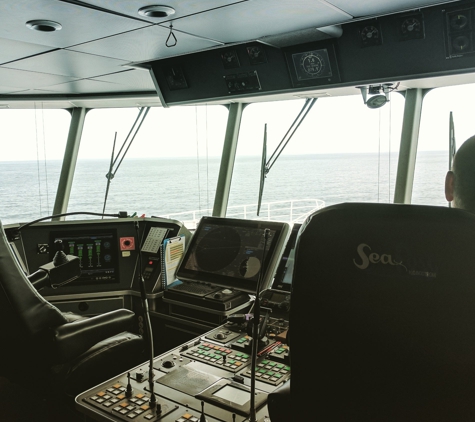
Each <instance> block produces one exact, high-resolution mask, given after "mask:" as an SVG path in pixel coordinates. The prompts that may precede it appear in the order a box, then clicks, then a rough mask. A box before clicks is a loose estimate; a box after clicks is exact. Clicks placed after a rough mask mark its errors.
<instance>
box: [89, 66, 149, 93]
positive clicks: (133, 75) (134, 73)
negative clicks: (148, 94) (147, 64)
mask: <svg viewBox="0 0 475 422" xmlns="http://www.w3.org/2000/svg"><path fill="white" fill-rule="evenodd" d="M94 80H95V81H104V82H111V83H114V84H119V85H120V86H121V89H125V90H126V91H130V90H134V89H135V90H137V91H153V92H155V85H154V84H153V81H152V79H151V77H150V72H149V71H148V70H145V69H130V70H126V71H125V72H119V73H113V74H110V75H104V76H100V77H97V78H94Z"/></svg>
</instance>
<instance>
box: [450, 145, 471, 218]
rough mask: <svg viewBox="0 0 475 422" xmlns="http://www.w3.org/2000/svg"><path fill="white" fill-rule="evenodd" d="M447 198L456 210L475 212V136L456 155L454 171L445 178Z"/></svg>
mask: <svg viewBox="0 0 475 422" xmlns="http://www.w3.org/2000/svg"><path fill="white" fill-rule="evenodd" d="M445 197H446V198H447V201H449V202H452V206H453V207H454V208H463V209H465V210H467V211H472V212H475V136H472V137H471V138H468V139H467V140H466V141H465V142H464V143H463V144H462V145H461V147H460V148H459V149H458V151H457V152H456V154H455V157H454V161H453V165H452V171H449V172H447V175H446V177H445Z"/></svg>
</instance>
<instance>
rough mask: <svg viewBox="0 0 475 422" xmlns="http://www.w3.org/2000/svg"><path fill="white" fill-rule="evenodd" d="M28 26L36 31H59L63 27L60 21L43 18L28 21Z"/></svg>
mask: <svg viewBox="0 0 475 422" xmlns="http://www.w3.org/2000/svg"><path fill="white" fill-rule="evenodd" d="M26 27H27V28H29V29H33V30H34V31H40V32H54V31H59V30H60V29H61V28H62V26H61V24H60V23H58V22H53V21H46V20H41V19H37V20H34V21H28V22H27V23H26Z"/></svg>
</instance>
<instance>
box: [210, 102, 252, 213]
mask: <svg viewBox="0 0 475 422" xmlns="http://www.w3.org/2000/svg"><path fill="white" fill-rule="evenodd" d="M245 106H246V104H242V103H233V104H231V106H230V107H229V115H228V124H227V126H226V134H225V137H224V145H223V153H222V155H221V166H220V168H219V176H218V184H217V187H216V195H215V198H214V206H213V216H215V217H225V216H226V208H227V207H228V200H229V191H230V189H231V180H232V177H233V169H234V161H235V159H236V149H237V142H238V136H239V128H240V126H241V118H242V112H243V110H244V107H245Z"/></svg>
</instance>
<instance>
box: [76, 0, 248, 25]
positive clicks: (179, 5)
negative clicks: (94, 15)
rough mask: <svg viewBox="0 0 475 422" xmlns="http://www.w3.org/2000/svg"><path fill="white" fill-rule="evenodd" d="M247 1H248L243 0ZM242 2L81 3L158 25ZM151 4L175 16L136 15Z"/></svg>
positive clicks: (134, 0)
mask: <svg viewBox="0 0 475 422" xmlns="http://www.w3.org/2000/svg"><path fill="white" fill-rule="evenodd" d="M244 1H248V0H244ZM240 2H242V0H168V1H166V2H163V3H162V2H155V3H153V2H145V1H143V0H127V1H120V2H118V1H117V0H86V1H83V3H87V4H91V5H94V6H98V7H101V8H103V9H107V10H113V11H115V12H119V13H121V14H124V15H128V16H131V17H135V18H139V19H143V20H146V21H148V22H153V23H158V22H163V21H168V20H170V19H173V20H177V19H180V18H182V17H183V16H188V15H194V14H197V13H203V12H204V11H206V10H211V9H216V8H219V7H225V6H229V5H230V4H233V3H240ZM151 4H166V5H167V6H169V7H172V8H174V9H175V14H173V15H171V16H170V17H167V18H146V17H144V16H141V15H139V14H138V10H139V9H140V8H142V7H144V6H149V5H151Z"/></svg>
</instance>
